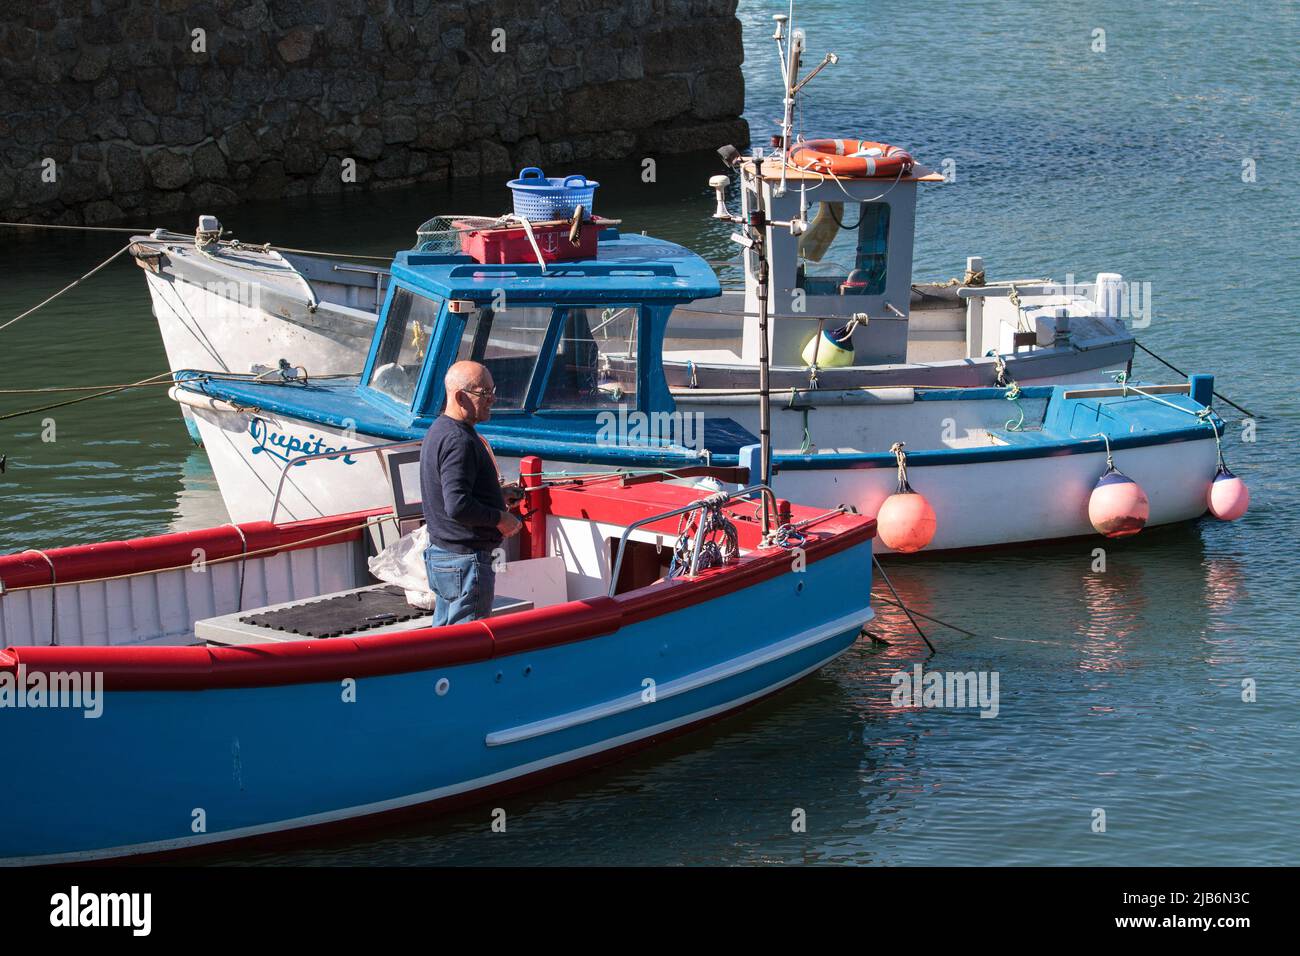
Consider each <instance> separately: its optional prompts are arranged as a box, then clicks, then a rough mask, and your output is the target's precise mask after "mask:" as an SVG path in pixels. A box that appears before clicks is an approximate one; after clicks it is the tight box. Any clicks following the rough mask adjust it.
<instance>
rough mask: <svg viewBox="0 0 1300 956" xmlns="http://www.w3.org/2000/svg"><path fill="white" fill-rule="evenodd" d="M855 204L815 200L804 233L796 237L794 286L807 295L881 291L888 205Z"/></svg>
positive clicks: (884, 274)
mask: <svg viewBox="0 0 1300 956" xmlns="http://www.w3.org/2000/svg"><path fill="white" fill-rule="evenodd" d="M854 205H855V204H853V203H842V202H820V203H818V204H817V212H816V215H815V216H814V217H813V219H812V222H811V223H809V227H808V231H807V232H805V233H804V234H803V235H802V236H800V237H799V267H798V274H797V275H796V277H795V285H796V287H797V288H800V289H803V290H804V291H805V292H807V293H808V294H809V295H882V294H883V293H884V291H885V280H886V278H887V276H888V270H887V265H888V263H887V261H886V258H887V252H888V245H889V204H888V203H883V202H867V203H857V204H856V209H855V208H854ZM855 216H856V221H854V217H855ZM850 259H851V262H852V265H849V261H850Z"/></svg>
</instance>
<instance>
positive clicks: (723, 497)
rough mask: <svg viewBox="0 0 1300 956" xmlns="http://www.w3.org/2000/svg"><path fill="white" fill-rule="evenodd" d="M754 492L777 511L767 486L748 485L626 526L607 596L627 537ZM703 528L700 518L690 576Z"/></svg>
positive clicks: (612, 589)
mask: <svg viewBox="0 0 1300 956" xmlns="http://www.w3.org/2000/svg"><path fill="white" fill-rule="evenodd" d="M755 492H761V493H762V494H765V495H767V496H768V497H769V498H770V499H771V505H772V511H773V513H775V512H776V510H777V508H776V494H775V493H774V492H773V491H772V489H771V488H769V487H768V486H767V485H761V484H760V485H750V486H749V487H747V488H741V489H740V490H739V491H732V492H723V491H720V492H717V493H716V494H712V495H708V496H707V497H704V498H700V499H699V500H698V501H692V502H691V503H690V504H689V505H684V506H683V507H681V508H674V509H673V510H672V511H665V512H663V513H662V514H657V515H651V516H650V517H648V518H642V519H640V520H639V521H633V522H632V523H631V524H630V525H628V526H627V527H626V528H624V529H623V536H622V537H621V538H619V541H618V554H617V555H616V557H615V559H614V568H613V571H612V572H611V573H610V579H609V596H610V597H613V596H614V593H615V590H616V589H617V588H618V575H619V572H620V571H621V570H622V569H623V552H624V551H625V550H626V548H627V542H628V536H629V535H631V534H632V532H633V531H635V530H636V529H637V528H640V527H643V526H644V525H648V524H653V523H654V522H656V521H663V520H664V519H665V518H675V517H677V516H678V515H684V514H686V513H687V512H689V511H695V510H697V509H700V508H706V507H709V506H711V505H715V504H717V505H725V504H727V502H729V501H735V500H737V499H739V498H748V497H749V496H750V495H752V494H754V493H755ZM704 527H705V522H704V521H703V519H702V518H701V520H700V527H699V529H698V530H697V531H696V532H695V550H694V553H693V554H692V555H691V571H690V573H691V574H692V575H694V574H695V573H696V569H697V567H698V565H699V559H700V545H701V544H702V539H703V537H704Z"/></svg>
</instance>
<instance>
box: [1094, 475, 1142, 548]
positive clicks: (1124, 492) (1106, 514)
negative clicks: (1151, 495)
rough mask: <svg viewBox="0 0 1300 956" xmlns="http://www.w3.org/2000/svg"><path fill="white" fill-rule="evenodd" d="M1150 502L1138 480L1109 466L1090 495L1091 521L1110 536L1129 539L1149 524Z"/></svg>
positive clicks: (1100, 530) (1101, 532)
mask: <svg viewBox="0 0 1300 956" xmlns="http://www.w3.org/2000/svg"><path fill="white" fill-rule="evenodd" d="M1149 517H1151V504H1150V502H1148V501H1147V496H1146V492H1144V491H1143V490H1142V486H1141V485H1139V484H1138V483H1137V482H1136V481H1134V480H1133V479H1132V478H1130V477H1129V476H1128V475H1126V474H1124V473H1123V472H1122V471H1120V470H1119V469H1117V468H1116V467H1115V466H1114V465H1109V466H1108V467H1107V468H1106V471H1105V472H1104V473H1103V474H1102V476H1101V477H1100V478H1099V479H1097V486H1096V487H1095V488H1093V489H1092V495H1091V497H1089V498H1088V520H1089V521H1091V522H1092V526H1093V527H1094V528H1096V529H1097V531H1098V532H1099V533H1100V534H1104V535H1105V536H1106V537H1108V538H1126V537H1128V536H1129V535H1131V534H1137V533H1138V532H1139V531H1141V530H1142V529H1143V528H1145V527H1146V524H1147V519H1148V518H1149Z"/></svg>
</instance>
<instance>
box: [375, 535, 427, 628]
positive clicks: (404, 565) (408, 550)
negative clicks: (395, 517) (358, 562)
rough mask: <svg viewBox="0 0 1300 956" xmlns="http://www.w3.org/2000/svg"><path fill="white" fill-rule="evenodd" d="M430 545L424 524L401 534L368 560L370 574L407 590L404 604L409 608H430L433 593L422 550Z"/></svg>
mask: <svg viewBox="0 0 1300 956" xmlns="http://www.w3.org/2000/svg"><path fill="white" fill-rule="evenodd" d="M428 547H429V529H428V528H427V527H425V526H424V525H420V527H418V528H416V529H415V530H414V531H412V532H411V533H410V534H405V535H402V537H400V538H398V539H397V540H396V541H394V542H393V543H392V544H390V545H389V546H388V547H386V548H384V550H383V551H380V552H379V553H378V554H377V555H375V556H374V557H373V558H371V559H370V560H369V561H367V562H366V563H367V565H369V567H370V573H371V574H373V575H374V576H375V577H377V578H378V579H379V580H381V581H384V582H386V583H388V584H396V585H398V586H399V587H401V588H403V589H404V590H405V591H406V603H407V604H409V605H411V606H412V607H418V608H423V609H424V610H426V611H430V610H432V609H433V602H434V594H433V592H432V591H430V590H429V572H428V571H427V570H426V569H425V566H424V552H425V549H427V548H428Z"/></svg>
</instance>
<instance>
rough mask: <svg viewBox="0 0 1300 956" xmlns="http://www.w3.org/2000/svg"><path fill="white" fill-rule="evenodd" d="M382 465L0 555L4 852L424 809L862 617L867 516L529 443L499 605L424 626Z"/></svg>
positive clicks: (645, 741)
mask: <svg viewBox="0 0 1300 956" xmlns="http://www.w3.org/2000/svg"><path fill="white" fill-rule="evenodd" d="M388 463H389V464H390V465H391V466H393V471H392V475H393V476H394V477H393V482H394V483H393V488H394V489H395V492H396V494H395V501H394V506H393V507H392V508H385V509H378V510H371V511H364V512H354V513H348V514H342V515H335V516H329V517H317V518H311V519H308V520H301V521H292V522H287V523H280V524H273V523H271V522H267V521H254V522H246V523H242V524H231V525H223V526H221V527H215V528H209V529H206V530H201V531H189V532H183V533H175V534H169V535H164V536H161V537H154V538H141V539H136V540H131V541H111V542H104V543H100V544H93V545H81V546H75V547H67V548H55V549H49V550H43V551H35V550H33V551H25V552H22V553H18V554H12V555H8V556H5V557H0V582H2V585H0V647H5V648H6V649H5V650H3V651H0V732H2V733H3V737H4V739H5V741H6V744H7V746H8V752H7V755H6V757H7V761H8V763H9V766H10V767H11V768H14V770H13V772H11V773H8V774H6V775H5V783H4V786H3V788H0V860H3V861H4V862H6V863H10V864H44V863H67V862H80V861H90V860H101V859H108V858H122V857H147V856H154V855H158V854H172V853H176V852H181V851H189V852H193V851H201V850H204V849H207V848H211V847H213V846H216V845H231V844H243V843H248V842H265V841H269V840H276V841H280V840H284V839H286V838H288V837H303V836H311V835H314V834H317V833H320V832H322V831H331V830H338V829H342V828H347V827H354V826H358V825H360V824H362V823H372V822H374V821H383V820H399V819H412V818H415V819H422V818H424V817H426V816H427V815H429V814H431V813H433V812H434V811H437V810H441V809H446V808H450V807H454V806H458V805H462V804H467V803H471V802H477V801H480V800H483V799H486V798H487V797H489V796H492V795H498V794H501V793H505V792H510V791H515V790H519V789H522V788H525V787H528V786H531V785H534V784H537V783H541V782H543V781H546V780H549V779H551V778H554V777H558V776H561V775H565V774H571V773H575V772H577V771H580V770H582V769H584V768H586V767H590V766H592V765H595V764H599V763H603V762H606V761H610V760H613V759H615V758H617V757H619V756H621V755H624V754H626V753H628V752H630V751H632V750H635V749H638V748H642V747H646V746H649V745H651V744H653V743H655V742H657V741H661V740H663V739H665V738H667V737H670V736H673V735H676V734H680V733H683V732H685V731H688V730H690V729H692V728H694V727H697V726H699V725H701V724H704V723H706V722H709V721H714V720H717V719H719V718H722V717H725V716H727V715H728V714H731V713H734V712H735V711H737V710H739V709H741V708H743V707H745V706H746V705H748V704H751V703H753V702H755V701H758V700H760V699H762V698H764V697H766V696H768V695H770V694H773V693H775V692H776V691H778V690H780V689H781V688H783V687H786V686H788V685H790V684H792V683H793V682H795V681H797V680H799V679H800V678H801V677H804V676H806V675H808V674H811V673H812V672H814V671H816V670H817V669H818V668H819V667H821V666H822V665H824V664H826V663H827V662H828V661H830V660H832V659H833V658H835V657H836V656H838V655H839V654H841V653H843V652H844V651H845V650H846V649H847V648H848V647H849V646H850V645H852V644H853V642H854V641H855V640H856V638H857V636H858V634H859V632H860V629H861V627H862V626H863V624H864V623H865V622H866V621H868V620H869V619H870V617H871V613H872V612H871V610H870V608H869V606H868V595H869V594H870V580H871V540H872V537H873V535H874V533H875V523H874V521H873V520H872V519H870V518H867V517H864V516H859V515H855V514H850V513H846V511H845V510H843V509H833V510H830V511H825V510H820V509H809V508H803V507H798V506H795V507H791V506H790V505H788V504H786V503H785V502H782V501H778V500H776V499H774V498H773V497H772V496H771V495H770V492H767V491H766V490H765V489H764V488H763V487H762V486H757V485H753V486H747V487H742V488H740V489H738V490H733V491H719V490H714V489H717V488H719V487H722V486H721V485H720V484H717V483H712V484H710V485H709V486H708V487H707V488H702V487H698V486H696V485H693V484H682V483H681V482H682V480H683V479H690V480H695V479H697V478H698V476H699V475H700V474H702V473H704V470H700V469H695V470H687V471H684V472H679V473H677V474H675V475H674V474H669V475H628V474H605V475H600V476H595V475H592V476H586V477H573V476H570V477H565V478H563V479H557V480H548V479H547V478H546V473H545V472H544V471H543V467H542V464H541V462H540V461H539V460H538V459H537V458H535V457H528V458H525V459H524V460H523V463H522V465H523V470H522V475H521V478H522V483H523V484H524V485H525V486H526V488H527V494H526V499H525V507H524V510H523V513H522V519H523V524H524V528H523V531H522V532H521V533H520V534H519V535H518V536H517V537H516V538H513V539H510V540H509V541H508V542H507V544H508V547H507V548H506V549H505V550H504V551H503V553H502V554H500V555H499V558H500V570H499V573H498V584H497V595H498V597H497V603H496V607H495V610H494V613H493V614H492V616H490V617H489V618H486V619H483V620H479V621H475V622H473V623H466V624H457V625H453V626H447V627H440V628H435V627H431V626H430V612H429V611H427V610H422V609H421V608H420V607H417V606H413V605H412V604H411V603H409V601H408V596H407V594H406V592H405V591H404V590H403V588H402V587H401V586H399V585H394V584H391V583H385V582H384V581H383V580H376V579H375V577H374V576H372V575H371V573H370V571H369V569H370V568H372V567H375V565H374V564H369V563H368V562H367V560H366V559H367V558H368V557H373V556H375V555H376V554H378V553H379V552H380V551H381V550H382V551H383V553H385V554H388V553H391V551H392V548H393V547H396V546H397V545H400V543H401V542H402V541H404V540H406V539H405V538H399V537H398V529H399V525H402V524H403V522H404V520H406V519H404V515H405V514H407V513H409V506H410V502H409V500H407V499H408V498H409V495H404V494H402V492H401V486H402V481H401V477H402V475H403V470H402V464H401V462H398V461H397V460H395V459H393V458H389V459H388ZM715 472H716V473H715V474H713V477H714V478H720V479H722V480H724V481H727V482H728V483H732V484H731V486H732V487H735V484H741V483H743V481H744V480H745V479H746V476H745V475H742V474H740V472H739V471H738V470H736V469H730V470H715ZM768 514H770V515H772V516H773V517H774V518H775V519H776V520H774V521H772V522H771V524H770V526H768V527H769V531H768V533H765V531H764V528H765V516H766V515H768ZM846 582H852V585H853V586H848V587H846V586H845V585H846Z"/></svg>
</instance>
